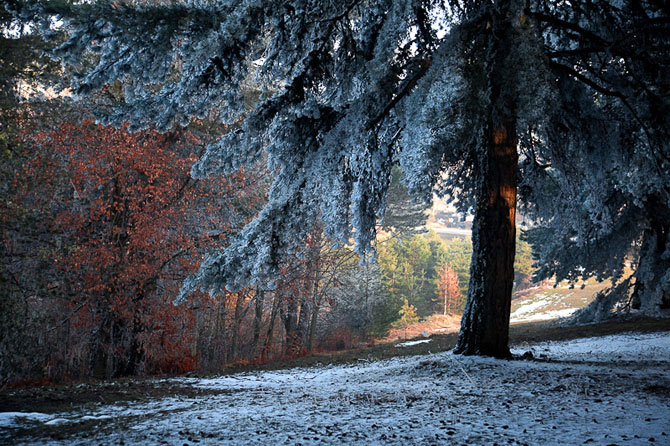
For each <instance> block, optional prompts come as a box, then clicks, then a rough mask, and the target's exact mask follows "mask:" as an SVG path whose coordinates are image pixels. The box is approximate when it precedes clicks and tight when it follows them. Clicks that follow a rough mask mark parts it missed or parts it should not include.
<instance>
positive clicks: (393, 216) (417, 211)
mask: <svg viewBox="0 0 670 446" xmlns="http://www.w3.org/2000/svg"><path fill="white" fill-rule="evenodd" d="M401 177H402V170H401V169H400V167H398V166H394V167H393V168H392V169H391V184H390V185H389V189H388V193H387V196H386V208H385V211H384V220H383V224H382V229H384V230H385V231H388V232H391V233H392V234H393V235H397V236H404V235H407V234H414V233H420V232H424V231H425V230H426V228H425V226H426V220H427V219H428V215H427V214H426V211H427V209H428V208H429V203H426V202H425V201H423V200H421V197H417V196H413V195H411V194H410V193H409V191H408V190H407V187H406V186H405V185H404V184H403V183H402V181H401Z"/></svg>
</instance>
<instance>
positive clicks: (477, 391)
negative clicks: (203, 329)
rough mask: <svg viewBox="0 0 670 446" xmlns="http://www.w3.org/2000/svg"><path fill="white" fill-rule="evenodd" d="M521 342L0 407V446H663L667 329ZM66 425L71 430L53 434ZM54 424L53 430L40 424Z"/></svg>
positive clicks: (668, 435)
mask: <svg viewBox="0 0 670 446" xmlns="http://www.w3.org/2000/svg"><path fill="white" fill-rule="evenodd" d="M528 349H530V350H532V351H533V352H535V356H536V357H539V358H540V360H539V361H502V360H494V359H488V358H478V357H462V356H458V355H453V354H452V353H449V352H445V353H439V354H433V355H428V356H414V357H405V358H394V359H391V360H384V361H372V362H365V363H358V364H348V365H340V366H322V367H314V368H303V369H291V370H282V371H271V372H248V373H239V374H235V375H228V376H222V377H218V378H211V379H200V378H178V379H173V380H168V381H167V383H175V382H179V383H181V384H183V385H190V386H193V387H197V388H199V389H202V390H203V391H206V392H205V395H204V396H198V397H173V398H164V399H157V400H153V401H149V402H137V403H131V404H119V405H101V406H98V407H90V408H87V409H85V410H84V409H81V410H78V411H73V412H67V413H58V414H53V415H45V414H20V415H17V414H16V413H12V414H0V422H2V421H1V420H11V422H9V423H5V424H4V425H2V426H3V429H1V430H0V443H3V442H10V443H12V444H16V445H27V444H49V445H88V444H122V443H125V444H143V445H159V444H170V445H183V444H193V443H199V444H211V445H219V444H223V445H234V444H258V445H265V444H291V445H293V444H303V445H310V444H341V443H348V444H352V443H354V444H356V443H366V444H370V445H377V444H398V445H401V444H402V445H404V444H454V445H466V444H467V445H492V444H495V443H497V444H500V445H503V444H522V445H523V444H527V445H537V444H552V445H574V444H590V445H608V444H617V445H640V444H652V443H653V444H670V424H669V423H668V420H669V419H670V332H668V333H661V334H636V333H629V334H624V335H616V336H607V337H601V338H589V339H579V340H575V341H569V342H551V343H548V342H547V343H540V344H534V345H523V346H518V347H516V351H517V352H519V353H520V352H523V351H526V350H528ZM162 382H163V381H157V384H160V383H162ZM93 418H95V419H93ZM62 419H65V420H67V423H68V424H69V425H68V431H67V432H76V433H74V434H68V436H67V438H63V435H64V434H61V435H60V436H59V435H55V434H56V433H58V432H63V431H62V429H63V427H64V425H65V423H62V422H61V421H60V420H62ZM84 419H87V420H88V421H86V422H83V420H84ZM54 420H59V423H61V424H58V425H56V426H49V425H48V424H47V423H49V422H50V421H54ZM78 425H79V426H80V428H79V429H75V427H76V426H78ZM54 438H59V439H58V440H56V439H54Z"/></svg>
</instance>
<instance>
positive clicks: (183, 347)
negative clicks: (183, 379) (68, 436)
mask: <svg viewBox="0 0 670 446" xmlns="http://www.w3.org/2000/svg"><path fill="white" fill-rule="evenodd" d="M32 141H33V142H34V144H35V145H36V154H35V157H34V158H33V159H32V160H31V162H30V163H29V164H28V166H27V168H26V170H25V171H24V172H22V174H21V175H20V176H19V182H23V183H25V187H24V188H23V191H22V199H23V203H24V205H25V206H27V207H32V208H34V209H40V210H41V211H42V212H44V211H45V210H46V211H48V213H50V214H51V221H50V222H49V224H50V227H51V230H52V231H53V232H54V233H56V234H58V237H57V239H58V240H57V243H56V244H55V245H54V247H53V249H51V250H49V252H48V253H47V254H46V256H47V257H48V258H49V259H50V260H51V261H52V262H53V264H54V265H55V269H56V270H57V271H58V272H59V277H58V279H57V280H55V281H54V282H53V284H52V287H53V288H58V289H59V290H61V292H60V293H58V296H59V298H58V300H57V301H52V302H50V303H49V304H50V305H51V306H52V307H53V308H54V311H55V314H57V315H58V320H54V321H53V326H52V327H51V328H50V329H49V330H50V331H53V332H55V333H58V335H57V336H58V337H59V338H60V339H61V341H62V340H63V339H64V340H65V341H66V342H65V346H63V347H62V348H58V349H55V350H54V351H53V352H52V353H51V355H50V356H51V357H50V359H49V362H50V363H51V364H53V365H52V366H51V367H60V368H65V369H66V370H64V371H63V370H61V371H60V372H59V373H61V374H63V373H66V374H71V375H93V376H99V377H110V376H118V375H122V374H135V373H139V372H161V371H183V370H187V369H191V368H193V367H194V366H195V363H196V358H197V354H196V353H197V352H196V351H195V346H196V344H197V343H196V337H197V336H198V328H199V327H198V324H197V323H196V321H195V317H196V316H195V314H194V312H193V311H192V309H193V308H196V307H198V306H199V305H198V304H195V303H194V301H196V300H198V299H202V300H205V301H206V300H208V299H211V298H210V297H208V296H195V297H193V298H192V300H191V305H190V306H188V307H186V306H174V305H173V304H172V300H173V298H174V297H175V295H176V293H177V291H178V289H179V286H180V284H181V281H182V280H183V278H184V277H185V276H186V275H188V274H190V273H192V272H193V271H195V269H196V268H197V266H198V262H199V261H200V259H201V257H202V254H203V253H204V252H205V251H206V250H208V249H211V248H213V247H215V246H216V245H220V244H222V243H225V239H226V237H227V235H228V234H229V233H230V232H231V231H234V230H235V229H236V228H239V227H240V226H241V225H242V224H243V223H244V222H245V221H247V220H248V218H249V217H251V216H252V215H253V214H254V213H255V212H256V210H257V208H258V205H259V204H260V202H261V201H262V199H263V191H262V190H261V189H262V188H258V187H257V185H256V176H255V174H254V172H244V171H239V172H237V173H236V174H234V175H230V176H227V177H219V178H215V179H211V180H198V181H196V180H193V179H192V178H191V177H190V175H189V171H190V166H191V165H192V163H193V162H194V161H195V159H197V157H198V152H199V151H200V150H201V149H202V147H203V145H204V142H203V141H201V140H200V139H199V138H198V137H197V136H195V135H194V134H192V133H190V132H188V131H177V132H173V133H169V134H159V133H157V132H154V131H145V132H140V133H129V132H127V131H126V130H125V129H111V128H105V127H102V126H98V125H95V124H93V123H92V122H88V121H87V122H84V123H82V124H71V123H66V124H62V125H60V126H58V127H57V128H56V129H55V130H53V131H49V132H42V133H39V134H37V135H36V136H33V137H32ZM36 177H39V178H37V180H36ZM205 303H206V302H203V306H205V307H206V306H207V305H205ZM210 306H211V305H210ZM53 336H56V335H55V334H54V335H53ZM54 373H55V372H54Z"/></svg>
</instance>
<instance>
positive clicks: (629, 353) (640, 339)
mask: <svg viewBox="0 0 670 446" xmlns="http://www.w3.org/2000/svg"><path fill="white" fill-rule="evenodd" d="M529 347H530V348H526V349H521V350H520V349H519V348H516V349H514V348H513V349H512V352H513V353H517V354H520V353H523V352H524V351H527V350H529V349H530V350H531V351H532V352H533V353H534V354H536V355H541V356H542V357H544V358H548V359H552V360H557V361H567V360H570V361H589V362H611V361H638V362H644V361H665V362H668V363H669V364H670V336H668V334H667V333H645V334H641V333H628V334H626V335H612V336H601V337H597V338H582V339H574V340H572V341H570V342H543V343H539V344H534V345H532V346H529ZM669 433H670V432H669ZM669 442H670V439H669Z"/></svg>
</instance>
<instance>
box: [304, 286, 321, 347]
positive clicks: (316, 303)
mask: <svg viewBox="0 0 670 446" xmlns="http://www.w3.org/2000/svg"><path fill="white" fill-rule="evenodd" d="M313 286H314V288H313V290H312V314H311V316H310V320H309V334H308V336H307V351H308V352H311V351H312V349H313V348H314V338H315V336H316V323H317V322H318V319H319V309H320V308H321V296H320V295H319V282H318V281H315V283H314V284H313Z"/></svg>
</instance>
